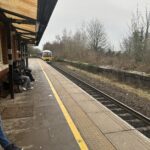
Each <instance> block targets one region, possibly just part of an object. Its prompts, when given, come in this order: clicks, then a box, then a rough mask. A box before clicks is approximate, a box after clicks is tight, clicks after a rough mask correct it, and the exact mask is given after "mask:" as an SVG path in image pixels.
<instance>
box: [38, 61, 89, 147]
mask: <svg viewBox="0 0 150 150" xmlns="http://www.w3.org/2000/svg"><path fill="white" fill-rule="evenodd" d="M39 64H40V66H41V69H42V71H43V73H44V75H45V77H46V79H47V81H48V83H49V86H50V88H51V90H52V92H53V94H54V96H55V98H56V100H57V102H58V104H59V107H60V108H61V111H62V112H63V114H64V117H65V119H66V121H67V123H68V125H69V127H70V129H71V131H72V133H73V135H74V137H75V139H76V142H77V143H78V145H79V147H80V149H81V150H88V147H87V145H86V143H85V141H84V140H83V138H82V137H81V134H80V132H79V131H78V129H77V127H76V126H75V124H74V122H73V120H72V119H71V116H70V115H69V113H68V111H67V109H66V108H65V106H64V104H63V103H62V100H61V99H60V97H59V96H58V94H57V92H56V90H55V88H54V86H53V84H52V82H51V81H50V79H49V78H48V76H47V74H46V72H45V71H44V69H43V67H42V65H41V63H40V62H39Z"/></svg>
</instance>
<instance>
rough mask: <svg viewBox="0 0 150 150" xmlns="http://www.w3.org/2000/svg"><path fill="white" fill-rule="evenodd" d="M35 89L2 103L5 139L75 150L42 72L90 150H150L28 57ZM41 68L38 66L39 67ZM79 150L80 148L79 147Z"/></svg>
mask: <svg viewBox="0 0 150 150" xmlns="http://www.w3.org/2000/svg"><path fill="white" fill-rule="evenodd" d="M30 66H31V68H32V69H33V73H34V75H35V78H36V80H37V81H36V82H35V83H34V85H33V86H34V89H33V90H31V91H27V92H23V93H20V94H16V96H15V99H14V100H9V99H8V100H6V99H5V100H1V101H0V108H1V112H2V116H3V119H4V128H5V130H6V133H7V134H8V136H9V138H10V139H11V140H12V141H14V142H15V143H17V144H18V145H21V146H23V147H24V148H25V149H29V150H40V149H43V150H79V149H81V148H79V146H78V144H77V142H76V140H75V138H74V134H73V133H72V132H71V130H70V128H69V126H68V124H67V122H66V120H65V118H64V115H63V113H62V111H61V109H60V107H59V105H58V103H57V101H56V99H55V97H54V95H53V93H52V91H51V89H50V87H49V84H48V81H47V79H46V77H45V75H44V73H43V71H42V68H43V70H44V71H45V73H46V74H47V77H48V78H49V79H50V81H51V82H52V84H53V86H54V88H55V89H56V91H57V93H58V95H59V97H60V99H61V100H62V102H63V104H64V106H65V107H66V109H67V111H68V112H69V114H70V116H71V118H72V120H73V122H74V123H75V125H76V127H77V129H78V130H79V132H80V134H81V136H82V138H83V139H84V141H85V143H86V144H87V146H88V149H89V150H115V149H116V150H149V149H150V141H149V139H148V138H146V137H144V136H143V135H141V133H139V132H138V131H136V130H135V129H134V128H133V127H131V126H130V125H128V124H127V123H125V122H124V121H123V120H122V119H120V118H119V117H117V116H116V115H114V114H113V113H112V112H111V111H109V110H108V109H107V108H105V107H104V106H103V105H101V104H100V103H98V102H97V101H96V100H95V99H94V98H92V97H91V96H90V95H88V94H87V93H86V92H84V91H83V90H82V89H81V88H79V87H78V86H77V85H75V84H74V83H72V82H71V81H70V80H68V79H67V78H66V77H64V76H63V75H61V74H60V73H58V72H57V71H56V70H55V69H53V68H52V67H51V66H49V65H48V64H46V63H45V62H43V61H42V60H40V59H31V60H30ZM41 67H42V68H41ZM82 150H84V149H82Z"/></svg>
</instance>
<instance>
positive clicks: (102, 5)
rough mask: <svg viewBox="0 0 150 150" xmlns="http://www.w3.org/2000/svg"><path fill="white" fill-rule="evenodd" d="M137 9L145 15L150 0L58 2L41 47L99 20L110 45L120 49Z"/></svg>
mask: <svg viewBox="0 0 150 150" xmlns="http://www.w3.org/2000/svg"><path fill="white" fill-rule="evenodd" d="M137 6H138V7H139V10H141V11H142V12H144V11H145V8H146V7H147V8H150V0H58V3H57V5H56V7H55V10H54V12H53V14H52V16H51V19H50V21H49V24H48V26H47V28H46V30H45V33H44V35H43V38H42V40H41V42H40V44H39V47H40V48H42V46H43V44H44V43H46V42H48V41H50V42H52V41H54V39H55V36H56V35H58V34H61V33H62V31H63V29H64V28H66V29H67V30H68V31H69V30H72V31H75V30H76V29H77V28H79V27H80V26H81V24H82V23H83V22H87V21H90V20H91V19H98V20H99V21H100V22H101V23H102V24H103V25H104V27H105V31H106V33H107V35H108V37H109V41H110V42H111V43H112V44H113V45H114V46H115V48H116V49H118V48H119V43H120V42H121V39H122V38H123V37H124V36H126V35H127V33H128V30H129V25H130V22H131V17H132V14H133V13H134V12H136V9H137Z"/></svg>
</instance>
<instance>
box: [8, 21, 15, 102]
mask: <svg viewBox="0 0 150 150" xmlns="http://www.w3.org/2000/svg"><path fill="white" fill-rule="evenodd" d="M7 43H8V45H7V47H8V63H9V84H10V95H11V98H12V99H14V82H13V55H12V29H11V24H9V25H8V30H7Z"/></svg>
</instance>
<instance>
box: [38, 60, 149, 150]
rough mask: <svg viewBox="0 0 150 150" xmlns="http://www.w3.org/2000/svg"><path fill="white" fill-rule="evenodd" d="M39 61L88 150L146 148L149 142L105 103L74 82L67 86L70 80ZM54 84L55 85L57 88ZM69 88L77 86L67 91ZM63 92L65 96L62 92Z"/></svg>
mask: <svg viewBox="0 0 150 150" xmlns="http://www.w3.org/2000/svg"><path fill="white" fill-rule="evenodd" d="M40 63H41V64H42V66H43V68H44V70H45V72H46V73H47V75H48V77H49V79H50V80H51V82H52V84H53V85H54V87H55V89H56V90H57V93H58V94H59V96H60V97H61V100H62V101H63V103H64V105H65V106H66V108H67V110H68V112H69V113H70V115H71V117H72V118H73V121H74V123H75V124H76V126H77V127H78V129H79V131H80V133H81V134H82V136H83V138H84V140H85V141H86V143H87V144H88V146H89V149H91V150H100V149H105V150H106V149H109V150H112V149H117V150H122V149H123V150H132V149H136V148H137V149H140V148H141V149H147V150H149V144H150V141H149V139H148V138H146V137H145V136H143V135H142V134H141V133H139V132H138V131H136V130H135V129H134V128H133V127H131V126H130V125H129V124H127V123H126V122H124V121H123V120H122V119H121V118H119V117H118V116H116V115H115V114H113V113H112V112H111V111H110V110H108V109H107V108H106V107H105V106H103V105H102V104H99V103H98V102H97V101H96V100H94V99H93V98H91V96H90V95H88V94H87V93H86V92H84V91H83V90H82V89H80V88H79V87H78V86H77V85H75V84H74V83H73V84H72V85H70V84H71V81H70V80H69V79H67V78H64V76H63V75H62V76H63V78H64V80H62V79H61V80H60V76H61V74H60V73H58V72H57V71H56V70H55V69H54V68H52V67H50V66H49V65H47V64H45V63H44V62H42V61H40ZM47 68H49V69H47ZM64 83H65V84H64ZM58 85H59V87H57V86H58ZM71 88H72V89H75V88H78V89H77V90H71ZM58 89H59V90H60V91H59V90H58ZM63 90H64V91H63ZM62 91H63V92H62ZM74 91H75V92H74ZM64 93H65V95H63V94H64ZM85 93H86V94H85ZM81 95H82V96H81ZM85 95H86V96H85ZM87 97H88V98H87ZM93 103H94V106H93ZM97 107H98V108H99V110H98V109H97ZM120 135H121V138H120ZM135 137H136V138H135ZM128 140H130V141H128ZM132 141H133V142H132ZM141 141H142V142H141ZM124 143H126V144H124ZM133 143H134V145H133ZM143 143H144V144H143Z"/></svg>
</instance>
